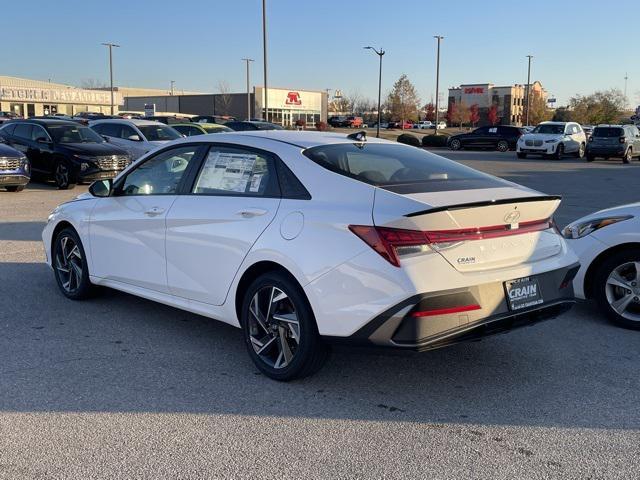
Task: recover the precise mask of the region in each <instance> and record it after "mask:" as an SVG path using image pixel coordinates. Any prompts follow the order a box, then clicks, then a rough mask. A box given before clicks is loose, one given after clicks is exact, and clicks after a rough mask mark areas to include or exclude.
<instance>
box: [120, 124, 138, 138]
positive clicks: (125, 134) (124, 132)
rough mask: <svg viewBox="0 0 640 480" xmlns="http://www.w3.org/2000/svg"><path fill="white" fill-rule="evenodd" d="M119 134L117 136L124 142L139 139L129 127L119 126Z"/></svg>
mask: <svg viewBox="0 0 640 480" xmlns="http://www.w3.org/2000/svg"><path fill="white" fill-rule="evenodd" d="M119 127H120V133H119V134H118V135H117V136H118V137H120V138H124V139H125V140H134V138H135V137H137V138H139V139H140V135H139V134H138V132H136V131H135V130H134V129H133V128H132V127H130V126H129V125H119Z"/></svg>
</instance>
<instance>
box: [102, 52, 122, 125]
mask: <svg viewBox="0 0 640 480" xmlns="http://www.w3.org/2000/svg"><path fill="white" fill-rule="evenodd" d="M102 45H104V46H105V47H109V78H110V85H111V88H110V89H111V115H113V55H112V54H111V50H112V48H113V47H116V48H120V45H116V44H115V43H103V44H102Z"/></svg>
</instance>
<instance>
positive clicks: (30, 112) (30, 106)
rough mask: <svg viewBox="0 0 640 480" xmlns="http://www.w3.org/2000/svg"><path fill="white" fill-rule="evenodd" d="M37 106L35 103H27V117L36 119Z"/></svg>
mask: <svg viewBox="0 0 640 480" xmlns="http://www.w3.org/2000/svg"><path fill="white" fill-rule="evenodd" d="M35 115H36V105H35V104H34V103H27V117H35Z"/></svg>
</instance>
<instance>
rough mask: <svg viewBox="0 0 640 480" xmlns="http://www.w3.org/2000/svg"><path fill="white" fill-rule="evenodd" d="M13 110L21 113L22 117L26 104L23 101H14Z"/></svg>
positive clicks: (11, 106)
mask: <svg viewBox="0 0 640 480" xmlns="http://www.w3.org/2000/svg"><path fill="white" fill-rule="evenodd" d="M10 108H11V111H12V112H13V113H15V114H16V115H20V116H21V117H24V104H22V103H12V104H11V105H10Z"/></svg>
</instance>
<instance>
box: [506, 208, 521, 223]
mask: <svg viewBox="0 0 640 480" xmlns="http://www.w3.org/2000/svg"><path fill="white" fill-rule="evenodd" d="M518 220H520V212H518V211H517V210H513V211H512V212H509V213H507V214H506V215H505V216H504V223H518Z"/></svg>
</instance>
